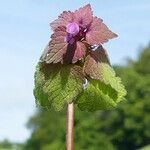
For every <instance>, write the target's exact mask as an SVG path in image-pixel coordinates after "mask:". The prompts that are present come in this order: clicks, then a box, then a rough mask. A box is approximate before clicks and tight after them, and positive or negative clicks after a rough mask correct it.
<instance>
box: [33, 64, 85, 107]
mask: <svg viewBox="0 0 150 150" xmlns="http://www.w3.org/2000/svg"><path fill="white" fill-rule="evenodd" d="M83 83H84V76H83V74H82V69H81V68H80V67H79V66H76V65H61V64H55V65H54V64H41V63H39V64H38V66H37V68H36V73H35V88H34V95H35V98H36V103H37V105H40V106H42V107H46V108H50V107H51V106H53V107H54V108H55V109H56V110H61V109H62V108H63V106H64V105H65V104H66V103H69V102H71V101H73V100H75V99H76V97H77V95H78V94H79V93H81V92H82V90H83Z"/></svg>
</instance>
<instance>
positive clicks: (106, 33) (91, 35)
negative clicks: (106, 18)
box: [41, 4, 117, 64]
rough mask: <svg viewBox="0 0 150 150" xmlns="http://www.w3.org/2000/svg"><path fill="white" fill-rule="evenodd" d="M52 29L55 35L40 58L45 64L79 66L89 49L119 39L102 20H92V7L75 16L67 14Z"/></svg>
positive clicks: (54, 23) (53, 23) (67, 12)
mask: <svg viewBox="0 0 150 150" xmlns="http://www.w3.org/2000/svg"><path fill="white" fill-rule="evenodd" d="M50 25H51V27H52V30H53V31H54V33H53V35H52V36H51V41H50V42H49V44H48V45H47V47H46V49H45V51H44V53H43V55H42V57H41V60H42V61H45V62H46V63H58V62H61V63H62V64H63V63H76V62H77V61H78V60H81V59H82V58H84V57H85V56H86V53H87V45H88V46H89V45H90V46H93V45H101V44H103V43H105V42H107V41H108V40H109V39H112V38H115V37H117V35H116V34H115V33H113V32H112V31H110V30H109V28H108V27H107V26H106V25H105V24H104V23H103V20H102V19H100V18H97V17H95V16H93V13H92V9H91V5H90V4H88V5H86V6H84V7H82V8H80V9H79V10H76V11H75V12H71V11H64V12H63V13H62V14H61V15H60V16H59V17H58V19H57V20H55V21H53V22H52V23H51V24H50Z"/></svg>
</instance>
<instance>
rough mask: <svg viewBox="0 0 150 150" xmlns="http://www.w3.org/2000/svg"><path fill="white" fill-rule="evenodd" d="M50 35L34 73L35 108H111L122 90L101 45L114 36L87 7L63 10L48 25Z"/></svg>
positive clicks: (123, 90) (123, 92) (118, 98)
mask: <svg viewBox="0 0 150 150" xmlns="http://www.w3.org/2000/svg"><path fill="white" fill-rule="evenodd" d="M50 26H51V28H52V30H53V32H54V33H53V34H52V36H51V40H50V42H49V43H48V45H47V46H46V48H45V50H44V52H43V54H42V56H41V58H40V61H39V63H38V65H37V68H36V73H35V88H34V95H35V98H36V102H37V104H38V105H40V106H43V107H46V108H50V107H51V106H53V107H54V108H55V109H56V110H61V109H62V108H63V107H64V105H65V104H68V103H71V102H74V103H75V104H77V106H78V107H79V108H80V109H81V110H86V111H96V110H100V109H109V108H113V107H115V106H116V105H117V103H118V102H120V101H121V100H122V99H124V96H125V95H126V91H125V89H124V86H123V85H122V83H121V79H120V78H119V77H116V74H115V72H114V70H113V68H112V67H111V65H110V62H109V58H108V55H107V52H106V50H105V49H104V48H103V47H102V44H103V43H105V42H107V41H108V40H109V39H112V38H115V37H117V34H115V33H113V32H112V31H110V29H109V28H108V27H107V26H106V25H105V24H104V23H103V20H102V19H100V18H97V17H95V16H93V13H92V9H91V6H90V4H88V5H86V6H84V7H82V8H80V9H79V10H76V11H75V12H71V11H64V12H63V13H62V14H61V15H60V16H59V17H58V19H56V20H55V21H53V22H52V23H51V24H50Z"/></svg>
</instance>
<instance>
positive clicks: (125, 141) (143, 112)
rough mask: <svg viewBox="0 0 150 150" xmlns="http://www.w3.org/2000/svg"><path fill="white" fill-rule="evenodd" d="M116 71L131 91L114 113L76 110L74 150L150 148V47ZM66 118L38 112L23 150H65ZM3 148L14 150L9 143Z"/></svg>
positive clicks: (60, 115) (62, 113)
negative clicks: (149, 145)
mask: <svg viewBox="0 0 150 150" xmlns="http://www.w3.org/2000/svg"><path fill="white" fill-rule="evenodd" d="M115 69H116V72H117V74H118V75H119V76H120V77H121V78H122V80H123V83H124V85H125V86H126V89H127V91H128V95H127V100H126V101H124V102H122V103H120V104H119V106H118V107H117V109H114V110H111V111H98V112H95V113H87V112H82V111H80V110H78V109H77V108H76V111H75V150H135V149H140V148H141V147H145V146H146V145H148V144H150V125H149V124H150V115H149V114H150V46H148V47H147V48H145V49H144V50H142V51H141V52H140V55H139V57H138V59H137V60H136V61H133V60H128V63H127V65H126V66H115ZM65 115H66V112H65V111H63V112H54V111H53V110H51V111H46V110H38V111H37V112H36V113H35V115H34V116H32V117H31V118H30V120H29V122H28V124H27V127H28V128H29V129H30V130H31V137H30V138H29V139H28V140H27V142H26V143H24V149H25V150H64V149H65V121H66V120H65V119H66V118H65V117H66V116H65ZM6 145H7V146H6ZM18 146H19V147H17V149H18V150H19V149H20V148H21V149H23V148H22V145H18ZM2 147H3V148H7V147H8V148H9V149H13V147H12V145H11V143H9V142H8V141H5V143H4V142H2V143H1V146H0V149H1V148H2ZM143 149H145V150H147V149H149V147H147V146H146V147H145V148H143Z"/></svg>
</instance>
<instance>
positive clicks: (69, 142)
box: [66, 103, 74, 150]
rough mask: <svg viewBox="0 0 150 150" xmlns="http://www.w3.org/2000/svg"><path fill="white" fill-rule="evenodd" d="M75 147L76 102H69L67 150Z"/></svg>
mask: <svg viewBox="0 0 150 150" xmlns="http://www.w3.org/2000/svg"><path fill="white" fill-rule="evenodd" d="M73 149H74V104H73V103H70V104H68V110H67V122H66V150H73Z"/></svg>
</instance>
